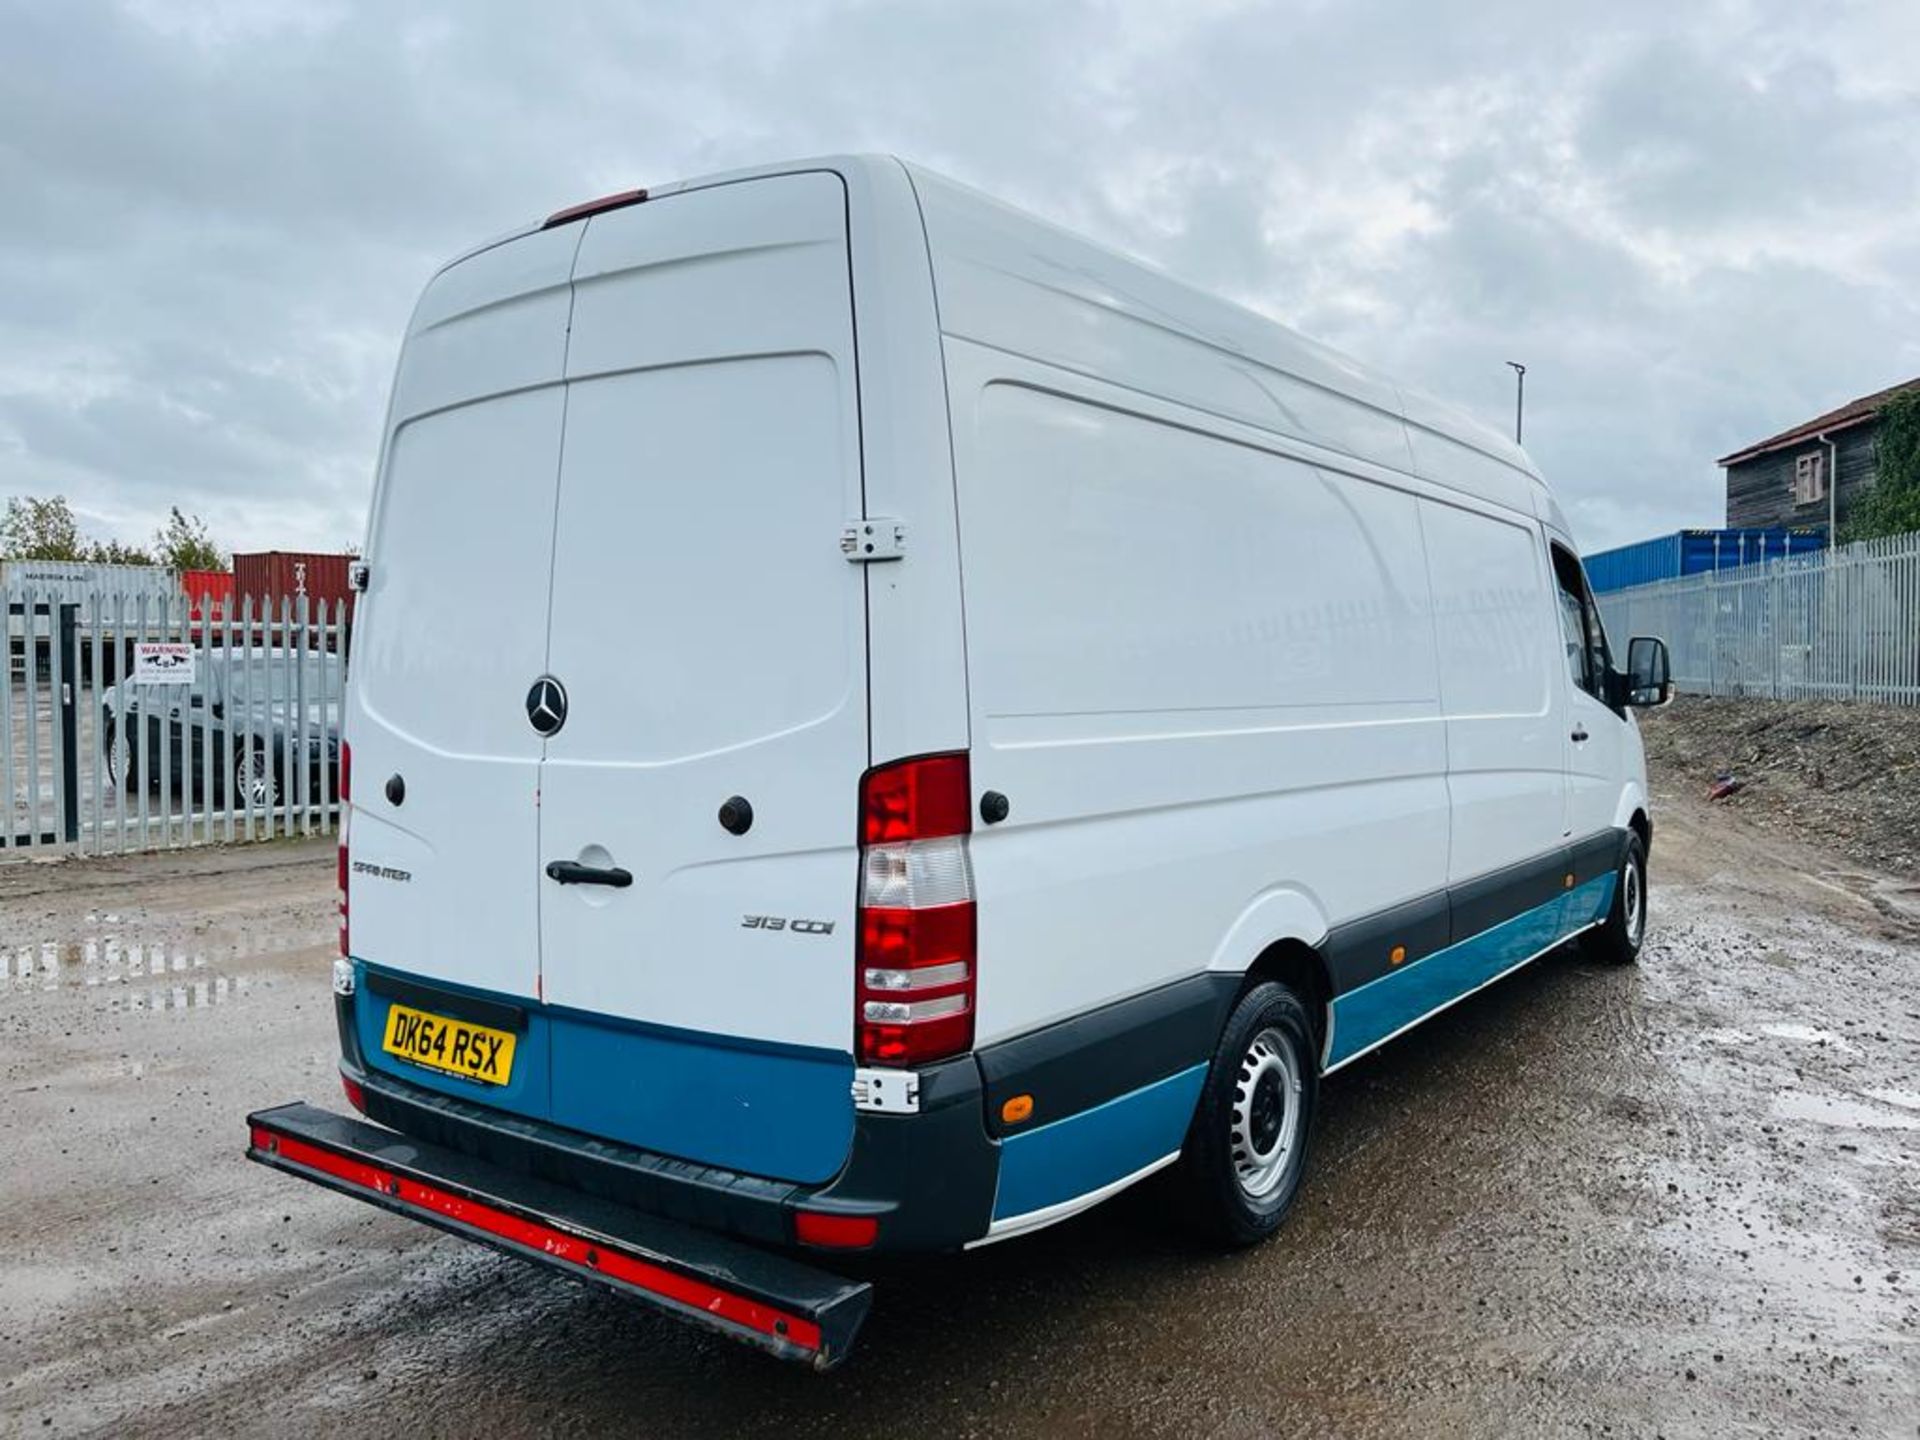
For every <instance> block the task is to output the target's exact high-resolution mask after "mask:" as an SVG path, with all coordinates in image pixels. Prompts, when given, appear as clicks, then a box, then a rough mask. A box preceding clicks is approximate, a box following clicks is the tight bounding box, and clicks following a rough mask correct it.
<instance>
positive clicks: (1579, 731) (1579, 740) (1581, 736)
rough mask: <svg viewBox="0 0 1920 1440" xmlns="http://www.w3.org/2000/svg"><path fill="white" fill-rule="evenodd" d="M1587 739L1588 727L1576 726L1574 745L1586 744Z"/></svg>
mask: <svg viewBox="0 0 1920 1440" xmlns="http://www.w3.org/2000/svg"><path fill="white" fill-rule="evenodd" d="M1586 738H1587V727H1586V726H1584V725H1576V726H1574V727H1573V743H1574V744H1576V745H1580V744H1583V743H1585V741H1586Z"/></svg>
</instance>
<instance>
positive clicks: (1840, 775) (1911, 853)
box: [1642, 695, 1920, 876]
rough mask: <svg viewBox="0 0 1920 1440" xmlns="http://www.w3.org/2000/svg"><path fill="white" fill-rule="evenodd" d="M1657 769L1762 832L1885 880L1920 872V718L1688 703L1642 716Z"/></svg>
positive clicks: (1813, 705)
mask: <svg viewBox="0 0 1920 1440" xmlns="http://www.w3.org/2000/svg"><path fill="white" fill-rule="evenodd" d="M1642 731H1643V733H1644V735H1645V737H1646V742H1647V759H1648V763H1649V764H1651V765H1653V766H1655V767H1656V769H1657V770H1658V772H1659V773H1660V774H1662V775H1663V776H1666V777H1669V779H1670V781H1671V783H1672V784H1673V785H1675V786H1677V787H1681V788H1686V789H1688V790H1689V792H1690V793H1691V794H1694V795H1697V796H1700V797H1702V798H1704V797H1705V796H1706V794H1707V792H1708V789H1709V787H1711V785H1712V784H1713V782H1714V781H1715V780H1716V779H1717V778H1718V777H1720V776H1723V775H1725V776H1730V777H1731V778H1732V780H1733V783H1734V785H1735V787H1737V788H1734V789H1732V790H1731V791H1730V793H1728V794H1727V795H1726V796H1725V797H1724V798H1723V799H1720V800H1717V801H1715V802H1714V804H1715V806H1716V807H1724V808H1725V809H1728V810H1731V811H1733V812H1734V813H1736V814H1738V815H1740V816H1741V817H1743V818H1744V819H1746V820H1747V821H1748V822H1750V823H1751V824H1752V825H1754V826H1755V827H1756V828H1758V829H1761V830H1765V831H1768V832H1770V833H1772V834H1776V835H1780V836H1784V837H1786V838H1788V839H1793V840H1798V841H1800V842H1802V843H1804V844H1810V845H1819V846H1821V847H1823V848H1826V849H1829V850H1833V851H1836V852H1838V853H1839V854H1842V855H1844V856H1846V857H1847V858H1849V859H1851V860H1854V861H1857V862H1859V863H1861V864H1864V865H1868V866H1871V867H1872V868H1874V869H1877V870H1885V871H1887V872H1889V873H1891V874H1894V875H1903V876H1905V875H1912V874H1914V872H1915V871H1916V870H1920V707H1915V706H1897V705H1851V704H1847V703H1846V702H1844V701H1839V700H1748V699H1728V698H1725V697H1721V698H1708V697H1706V696H1695V695H1682V696H1680V697H1678V698H1677V699H1676V700H1675V701H1674V703H1673V704H1672V705H1669V706H1666V707H1664V708H1662V709H1660V710H1657V711H1654V712H1653V713H1651V714H1649V715H1647V716H1645V718H1644V719H1643V721H1642Z"/></svg>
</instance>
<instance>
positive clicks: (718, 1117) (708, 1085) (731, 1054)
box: [354, 961, 854, 1184]
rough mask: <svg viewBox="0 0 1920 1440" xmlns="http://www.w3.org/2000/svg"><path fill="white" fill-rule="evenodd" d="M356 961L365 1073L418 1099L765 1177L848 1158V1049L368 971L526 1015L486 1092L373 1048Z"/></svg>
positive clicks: (806, 1172)
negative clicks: (423, 1096)
mask: <svg viewBox="0 0 1920 1440" xmlns="http://www.w3.org/2000/svg"><path fill="white" fill-rule="evenodd" d="M355 963H356V965H357V966H358V967H359V973H360V979H361V982H362V983H361V984H360V985H359V986H358V995H357V1002H356V1004H355V1006H354V1018H355V1025H356V1027H357V1028H358V1030H359V1032H360V1053H361V1055H362V1056H363V1057H365V1060H366V1063H367V1064H368V1066H370V1067H371V1068H372V1069H375V1070H378V1071H381V1072H384V1073H386V1074H389V1075H396V1076H398V1077H400V1078H401V1079H403V1080H406V1081H408V1082H409V1083H411V1084H414V1085H418V1086H420V1087H421V1088H423V1089H426V1090H433V1091H436V1092H438V1093H439V1094H442V1095H453V1096H457V1097H458V1098H460V1099H462V1100H470V1101H472V1102H474V1103H475V1104H478V1105H489V1106H493V1107H494V1108H496V1109H500V1110H505V1111H508V1112H510V1113H512V1114H515V1115H522V1116H526V1117H527V1118H529V1119H534V1120H547V1121H550V1122H552V1123H553V1124H555V1125H563V1126H565V1127H567V1128H568V1129H570V1130H580V1131H584V1132H585V1133H586V1134H588V1135H590V1136H592V1137H594V1138H595V1139H600V1140H614V1141H619V1142H621V1143H624V1144H627V1145H633V1146H636V1147H638V1148H639V1149H642V1150H649V1151H652V1152H653V1153H655V1154H658V1155H670V1156H673V1157H674V1158H676V1159H680V1160H691V1161H694V1162H696V1163H698V1164H702V1165H715V1166H720V1167H722V1168H725V1169H728V1170H738V1171H741V1172H743V1173H745V1174H748V1175H758V1176H763V1177H766V1178H768V1179H775V1180H793V1181H799V1182H802V1183H805V1184H817V1183H819V1182H821V1181H825V1180H830V1179H832V1178H833V1177H834V1176H835V1175H837V1174H838V1173H839V1172H840V1169H841V1167H842V1166H843V1165H845V1163H846V1159H847V1153H848V1151H849V1150H851V1149H852V1147H853V1123H854V1111H853V1055H852V1054H851V1053H850V1052H848V1051H844V1050H841V1051H835V1050H825V1049H814V1048H809V1047H803V1046H798V1045H784V1044H777V1043H772V1042H767V1041H757V1040H747V1039H741V1038H735V1037H732V1036H727V1035H714V1034H708V1033H705V1032H702V1031H697V1030H681V1029H673V1028H669V1027H666V1026H661V1025H649V1024H645V1023H644V1022H640V1021H632V1020H621V1019H617V1018H615V1017H612V1016H606V1015H595V1014H592V1013H591V1012H588V1011H584V1010H573V1009H569V1008H567V1007H564V1006H558V1005H542V1004H540V1003H539V1002H538V1001H534V1000H528V999H526V998H524V997H515V996H508V995H501V994H498V993H496V992H494V991H488V990H477V989H474V988H473V987H472V986H467V985H459V984H455V983H453V982H451V981H446V980H438V979H430V978H428V977H426V976H416V975H409V974H407V973H406V972H405V971H401V970H391V969H389V968H388V967H385V966H381V967H378V968H379V969H381V970H382V971H385V972H386V973H389V974H392V975H394V976H396V977H398V978H401V979H407V980H413V981H415V982H417V983H418V984H421V985H424V986H427V987H429V988H432V989H438V990H446V991H450V992H452V993H454V994H458V995H470V996H474V997H476V998H479V999H484V1000H496V1001H501V1002H504V1003H506V1004H510V1005H517V1006H519V1007H521V1008H522V1009H523V1010H525V1011H526V1013H527V1028H526V1030H525V1031H524V1032H523V1033H522V1034H521V1036H520V1038H519V1041H518V1043H517V1044H516V1046H515V1052H514V1059H513V1076H512V1080H511V1083H509V1084H507V1085H504V1086H495V1085H483V1084H481V1083H480V1082H479V1081H476V1080H466V1079H462V1078H461V1077H460V1076H457V1075H442V1074H440V1073H439V1072H437V1071H434V1070H428V1069H426V1068H424V1067H422V1066H419V1065H414V1064H411V1063H410V1062H408V1061H405V1060H399V1059H396V1058H395V1057H394V1056H392V1055H387V1054H384V1053H383V1052H382V1051H381V1049H380V1042H381V1040H382V1038H383V1037H384V1036H385V1034H386V1028H387V1012H388V1010H389V1009H390V1008H391V1007H392V1002H391V1001H390V1000H388V999H387V998H386V997H385V996H382V995H378V994H375V993H374V992H373V991H372V990H371V989H370V988H369V987H368V986H367V985H366V984H365V983H364V982H365V976H366V972H367V971H368V969H370V968H373V967H369V966H368V965H367V963H366V962H365V961H356V962H355ZM416 1008H419V1007H416ZM425 1008H429V1009H430V1008H431V1005H430V1004H428V1005H427V1006H426V1007H425Z"/></svg>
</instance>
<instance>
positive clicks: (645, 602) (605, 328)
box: [528, 173, 867, 1181]
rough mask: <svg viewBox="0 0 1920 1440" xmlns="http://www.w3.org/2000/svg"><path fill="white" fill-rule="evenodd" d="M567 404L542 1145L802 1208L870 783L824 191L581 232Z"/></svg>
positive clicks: (811, 184)
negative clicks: (656, 1155) (580, 1148)
mask: <svg viewBox="0 0 1920 1440" xmlns="http://www.w3.org/2000/svg"><path fill="white" fill-rule="evenodd" d="M567 380H568V385H567V405H566V416H565V424H564V432H565V438H564V445H563V448H562V458H561V461H560V482H559V492H558V503H557V508H556V520H555V529H554V534H553V548H552V554H553V568H552V604H551V618H550V622H549V631H548V637H547V656H546V664H545V669H546V671H547V672H549V673H550V674H551V675H552V676H553V677H554V678H555V679H557V680H558V681H559V682H560V684H561V685H562V686H563V687H564V688H565V692H566V705H567V709H566V718H565V721H564V724H563V725H562V726H561V727H560V728H559V729H558V730H556V731H555V732H554V733H553V734H552V735H551V736H550V737H549V738H548V739H547V741H546V745H545V759H544V762H543V764H542V768H541V778H540V812H539V813H540V819H539V853H540V857H541V865H542V868H543V871H544V872H545V873H547V874H548V876H549V877H550V878H545V879H543V880H542V881H541V892H540V909H539V914H540V956H541V960H540V963H541V972H542V974H541V981H542V993H543V994H544V996H545V999H546V1001H547V1002H548V1005H549V1007H550V1010H549V1016H550V1020H551V1025H552V1030H551V1034H552V1064H551V1077H552V1096H553V1108H552V1115H553V1119H554V1120H555V1121H557V1122H559V1123H561V1124H565V1125H569V1126H572V1127H574V1128H576V1129H580V1130H583V1131H587V1132H589V1133H592V1134H595V1135H600V1136H605V1137H607V1138H610V1139H616V1140H623V1141H627V1142H630V1143H633V1144H637V1145H641V1146H644V1147H646V1148H648V1149H650V1150H654V1151H658V1152H663V1153H666V1154H671V1155H677V1156H680V1157H683V1158H687V1159H691V1160H696V1161H701V1162H705V1163H709V1164H715V1165H724V1166H727V1167H730V1168H736V1169H741V1170H746V1171H750V1172H753V1173H757V1174H761V1175H771V1176H778V1177H781V1178H785V1179H792V1180H801V1181H818V1180H824V1179H826V1178H828V1177H830V1176H831V1175H833V1174H834V1173H836V1172H837V1171H838V1169H839V1168H840V1166H841V1164H842V1163H843V1161H844V1159H845V1156H846V1153H847V1150H848V1147H849V1145H850V1143H851V1138H852V1124H853V1112H852V1102H851V1096H850V1086H851V1079H852V1066H853V1062H852V1058H851V1048H850V1047H851V1038H852V1030H853V961H852V957H853V949H854V936H853V933H852V930H853V919H854V901H855V895H854V891H855V881H856V866H857V860H856V848H855V846H856V836H855V806H856V794H857V786H858V780H859V776H860V773H861V771H862V769H863V768H864V767H865V765H866V763H867V728H866V726H867V722H866V700H867V697H866V683H867V682H866V640H865V588H864V581H863V579H862V570H861V567H860V566H858V565H854V564H849V563H848V562H847V560H846V558H845V557H844V556H843V555H842V554H841V552H840V550H839V535H840V530H841V527H842V526H843V525H844V524H845V523H846V521H847V520H848V519H849V518H851V517H854V516H858V515H860V514H861V513H862V504H861V481H860V450H859V428H858V410H857V396H856V384H855V371H854V353H853V322H852V297H851V292H850V282H849V278H848V257H847V232H846V199H845V192H844V189H843V187H842V184H841V181H840V180H839V178H838V177H837V176H835V175H832V174H827V173H805V174H797V175H787V176H778V177H772V178H765V179H759V180H752V181H747V182H742V183H737V184H731V185H721V186H716V187H713V188H710V189H705V190H698V191H693V192H688V193H685V194H678V195H669V196H665V197H661V198H657V199H654V200H650V201H648V202H646V203H643V204H639V205H634V206H631V207H629V208H626V209H623V210H618V211H613V212H609V213H605V214H602V215H598V216H595V217H593V218H592V219H591V220H589V221H588V222H587V231H586V234H585V236H584V237H583V239H582V241H581V245H580V251H579V256H578V259H577V261H576V264H575V267H574V308H573V319H572V338H571V342H570V345H569V348H568V352H567ZM535 533H536V534H537V533H538V532H537V530H536V532H535ZM528 678H529V679H530V678H531V677H530V676H529V677H528ZM723 807H728V821H729V823H728V824H723V822H722V817H721V812H722V809H723ZM749 811H750V813H751V817H752V818H751V824H750V825H744V826H743V823H742V822H743V821H744V819H745V816H746V815H747V813H748V812H749ZM730 827H731V828H730ZM568 866H572V867H576V868H572V869H568V868H566V867H568ZM555 867H559V868H555ZM614 872H620V874H619V875H616V874H615V873H614ZM551 877H558V878H551ZM607 879H624V880H625V883H623V884H620V885H617V886H616V885H611V884H605V883H591V882H593V881H596V880H607ZM583 880H585V881H587V882H589V883H582V881H583Z"/></svg>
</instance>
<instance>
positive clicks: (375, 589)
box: [348, 230, 580, 1109]
mask: <svg viewBox="0 0 1920 1440" xmlns="http://www.w3.org/2000/svg"><path fill="white" fill-rule="evenodd" d="M579 240H580V236H579V232H578V231H577V230H572V231H559V230H554V231H542V232H538V233H536V234H533V235H528V236H525V237H523V238H520V239H517V240H513V241H509V242H507V243H505V244H502V245H497V246H495V247H493V248H492V249H488V250H483V251H481V252H480V253H479V254H477V255H474V256H471V257H469V258H468V259H465V260H462V261H460V262H459V263H457V264H455V265H453V266H452V267H450V268H449V269H447V270H445V271H443V272H442V273H441V274H440V275H438V276H437V277H436V278H435V279H434V281H433V283H432V284H431V285H430V286H429V287H428V288H427V291H426V293H425V294H424V295H423V296H422V297H421V300H420V304H419V306H418V307H417V309H416V310H415V313H414V318H413V323H412V325H411V326H410V327H409V329H408V333H407V342H406V347H405V349H404V350H403V352H402V356H401V362H400V370H399V373H398V375H397V376H396V378H395V381H394V394H393V410H392V419H391V425H392V430H391V433H390V435H389V438H388V441H387V454H386V460H385V465H384V468H383V471H382V475H381V481H380V487H379V492H378V494H377V495H376V497H375V505H374V516H373V526H372V541H371V546H370V549H369V552H368V560H369V563H370V566H371V572H372V581H371V584H370V586H369V589H368V593H367V594H366V596H365V597H363V601H362V604H361V606H360V610H359V615H358V625H357V627H356V632H355V635H354V653H353V663H352V667H351V668H352V685H351V693H350V700H351V704H352V713H351V715H350V717H349V720H348V739H349V741H350V743H351V744H352V746H353V750H354V760H355V762H356V764H355V766H354V769H355V771H356V777H355V778H356V779H357V780H358V782H359V784H358V786H357V791H358V793H357V794H356V796H355V799H356V801H357V802H358V803H357V805H356V807H355V814H354V817H353V825H352V833H351V837H350V839H351V844H352V850H351V855H352V861H353V864H354V866H355V869H354V873H353V875H352V876H351V877H350V888H351V895H352V916H351V918H352V939H353V952H354V954H355V956H356V957H358V958H360V959H362V960H365V961H368V962H371V963H373V964H375V965H379V966H384V967H387V968H390V969H393V970H398V971H404V972H406V973H408V974H412V975H416V976H421V977H425V978H429V979H433V980H438V981H446V982H451V983H453V984H455V985H459V986H465V987H471V988H473V989H478V990H483V991H488V992H493V993H503V994H505V995H509V996H516V997H528V998H531V997H533V996H534V995H535V993H536V988H535V987H536V984H537V981H538V967H539V954H538V949H539V932H538V924H537V906H538V904H539V900H540V892H539V888H538V880H539V870H538V864H537V855H538V839H537V836H536V833H535V826H536V819H537V817H536V811H535V808H534V807H535V799H536V793H537V789H538V783H539V771H538V767H539V762H540V736H539V735H538V734H537V733H536V732H535V731H534V729H533V727H532V726H530V725H529V724H528V723H527V714H526V709H525V696H526V693H527V687H528V684H529V683H530V682H531V681H532V679H533V678H534V677H535V676H537V675H538V674H539V673H540V672H541V670H542V669H543V668H544V666H545V662H546V639H547V589H548V585H547V582H548V564H547V557H548V553H549V550H550V548H551V544H552V530H553V498H554V486H555V484H556V483H557V477H558V473H559V463H560V436H561V422H562V418H563V416H564V413H565V394H564V385H563V378H562V369H563V365H564V357H565V353H566V343H567V313H568V306H569V301H570V289H569V280H570V276H571V271H572V266H573V256H574V250H575V248H576V247H577V246H578V244H579ZM402 787H403V788H402ZM396 796H398V797H400V799H399V800H398V801H397V800H396V799H395V798H394V797H396ZM382 1013H384V1011H383V1012H382ZM371 1039H372V1041H373V1045H372V1048H373V1050H374V1052H375V1063H378V1064H382V1065H386V1064H387V1063H388V1062H387V1061H386V1060H385V1059H384V1058H383V1057H380V1056H379V1055H378V1040H379V1037H378V1036H377V1035H376V1036H372V1037H371ZM394 1068H397V1069H398V1070H399V1071H400V1072H401V1073H405V1074H406V1075H407V1076H408V1078H409V1079H413V1080H418V1081H419V1082H420V1083H423V1084H432V1085H435V1086H439V1087H440V1088H457V1087H458V1086H459V1085H464V1084H465V1083H466V1082H449V1083H448V1085H446V1086H441V1084H440V1082H439V1081H438V1080H437V1079H435V1078H434V1077H432V1076H431V1075H429V1074H428V1073H427V1072H425V1071H422V1070H420V1069H418V1068H417V1067H410V1066H406V1065H404V1064H401V1063H399V1062H394ZM524 1068H525V1069H526V1071H527V1074H526V1077H525V1083H524V1084H523V1083H522V1077H521V1075H520V1073H519V1072H518V1071H516V1074H515V1084H514V1086H513V1087H512V1091H513V1093H512V1095H510V1096H507V1097H500V1096H498V1095H497V1094H494V1093H493V1092H489V1094H488V1096H487V1098H489V1099H494V1100H497V1101H504V1103H508V1104H513V1103H514V1102H515V1101H516V1100H518V1101H522V1102H524V1104H522V1105H520V1106H518V1107H517V1108H526V1109H538V1108H540V1103H541V1100H542V1097H544V1093H545V1087H546V1077H545V1075H544V1073H539V1074H536V1073H533V1072H534V1071H536V1070H537V1069H538V1068H539V1067H538V1066H537V1064H533V1063H529V1065H528V1066H526V1067H524ZM469 1088H471V1087H469Z"/></svg>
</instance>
